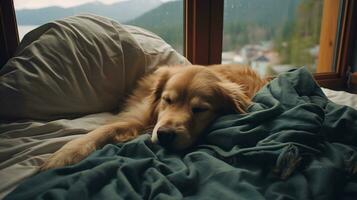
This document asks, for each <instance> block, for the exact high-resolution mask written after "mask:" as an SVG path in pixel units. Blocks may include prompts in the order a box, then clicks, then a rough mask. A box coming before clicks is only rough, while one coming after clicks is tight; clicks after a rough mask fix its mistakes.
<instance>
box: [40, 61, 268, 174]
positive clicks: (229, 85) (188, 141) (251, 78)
mask: <svg viewBox="0 0 357 200" xmlns="http://www.w3.org/2000/svg"><path fill="white" fill-rule="evenodd" d="M266 82H267V81H266V79H263V78H261V77H260V76H259V75H258V74H257V73H256V72H255V71H253V70H252V69H250V68H249V67H245V66H240V65H213V66H209V67H205V66H199V65H190V66H173V67H160V68H158V69H157V70H156V71H154V72H153V73H151V74H148V75H146V76H144V77H143V78H142V79H141V80H140V81H139V82H138V85H137V87H136V89H135V90H134V91H133V93H132V94H131V96H130V97H129V98H128V100H127V102H126V104H125V106H124V107H123V109H122V111H121V112H120V113H119V114H118V119H117V120H116V121H114V122H111V123H109V124H107V125H103V126H101V127H99V128H97V129H95V130H93V131H91V132H89V133H88V134H86V135H84V136H82V137H79V138H77V139H75V140H72V141H70V142H68V143H67V144H65V145H64V146H63V147H62V148H61V149H59V150H58V151H57V152H55V153H54V154H53V155H52V156H51V157H50V158H49V159H48V160H47V161H46V162H45V163H44V164H43V165H42V166H41V168H40V170H47V169H51V168H57V167H62V166H66V165H71V164H74V163H77V162H79V161H81V160H82V159H84V158H85V157H86V156H88V155H89V154H90V153H91V152H93V151H94V150H96V149H98V148H101V147H103V146H104V145H105V144H107V143H118V142H125V141H128V140H131V139H133V138H135V137H137V136H138V135H139V134H142V133H143V130H145V129H147V128H148V127H153V131H152V135H151V141H152V142H153V143H158V144H160V145H162V146H163V147H165V148H168V149H170V150H173V151H180V150H185V149H187V148H189V147H191V146H192V145H194V144H195V142H196V141H197V139H198V138H199V137H200V136H201V134H202V133H203V132H204V130H205V128H207V126H208V125H209V124H211V123H212V122H213V121H214V120H215V119H216V118H217V117H219V116H221V115H224V114H228V113H245V112H246V110H247V108H248V106H249V105H250V104H251V98H252V97H253V96H254V95H255V93H256V92H257V91H258V90H259V89H260V88H261V87H262V86H263V85H265V84H266Z"/></svg>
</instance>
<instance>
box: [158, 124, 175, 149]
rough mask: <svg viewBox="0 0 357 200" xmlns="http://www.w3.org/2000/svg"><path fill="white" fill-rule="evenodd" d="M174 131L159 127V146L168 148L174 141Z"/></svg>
mask: <svg viewBox="0 0 357 200" xmlns="http://www.w3.org/2000/svg"><path fill="white" fill-rule="evenodd" d="M175 137H176V133H175V129H174V128H171V127H160V128H159V129H158V130H157V138H158V140H159V143H160V145H163V146H169V145H170V144H172V142H173V141H174V140H175Z"/></svg>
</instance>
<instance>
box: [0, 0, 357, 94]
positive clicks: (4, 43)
mask: <svg viewBox="0 0 357 200" xmlns="http://www.w3.org/2000/svg"><path fill="white" fill-rule="evenodd" d="M14 1H15V3H16V1H20V0H14ZM65 1H67V0H63V1H61V2H65ZM82 1H86V0H78V1H69V0H68V2H82ZM91 1H95V0H91ZM102 1H103V2H104V3H113V2H115V1H116V0H98V1H97V2H102ZM119 1H120V0H118V2H119ZM121 1H122V2H123V1H124V0H121ZM127 1H134V0H127ZM136 1H138V0H136ZM142 1H144V0H142ZM150 1H151V0H150ZM152 1H154V0H152ZM170 1H171V0H162V1H161V2H162V3H169V2H170ZM226 1H227V2H225V1H224V0H180V2H182V4H183V7H182V8H183V11H184V15H183V17H184V21H183V22H181V23H183V24H184V34H183V33H182V32H181V33H180V34H182V35H183V37H184V48H183V52H184V53H183V54H184V55H185V56H186V57H187V58H188V59H189V60H190V61H191V62H192V63H193V64H203V65H208V64H218V63H221V60H222V52H227V51H239V47H238V48H233V49H229V48H227V46H226V43H225V41H226V40H227V38H223V35H224V34H223V29H227V27H228V25H227V23H225V24H226V25H225V27H224V26H223V22H224V21H225V20H224V16H225V14H224V6H229V1H231V2H233V1H239V2H243V1H246V2H254V1H255V2H256V1H261V2H265V1H279V2H283V3H285V4H287V3H290V4H292V3H294V2H295V3H296V2H300V3H301V2H304V1H307V0H226ZM321 1H322V4H317V3H316V2H321ZM23 2H26V0H24V1H23ZM29 2H45V0H36V1H35V0H32V1H29ZM48 2H49V1H48ZM53 2H55V1H53ZM58 2H60V1H58ZM146 2H147V1H145V3H146ZM291 2H292V3H291ZM310 2H313V3H316V5H319V6H318V7H316V8H315V9H317V10H319V15H318V16H320V15H321V12H320V9H321V6H322V10H321V11H322V15H321V19H319V20H321V26H320V30H319V31H320V35H319V43H312V44H318V45H319V47H318V48H312V49H311V48H308V51H307V52H305V53H310V54H311V56H313V55H316V54H314V53H317V50H318V56H317V62H316V58H315V59H311V57H310V59H308V61H309V62H310V64H311V65H310V67H311V69H315V70H316V72H317V73H316V74H315V78H316V80H317V81H318V82H319V83H320V85H321V86H324V87H328V88H332V89H340V90H343V89H346V82H347V81H346V80H349V79H348V77H347V76H346V74H347V73H346V72H347V71H348V69H351V68H352V69H353V67H350V66H352V65H353V51H352V47H353V44H354V41H355V39H356V35H357V34H356V33H357V32H356V31H357V30H356V27H355V26H354V25H355V24H356V19H357V2H356V1H355V0H316V1H310ZM292 5H294V4H292ZM179 6H180V5H178V6H177V7H178V8H180V9H181V7H179ZM181 6H182V5H181ZM141 7H142V5H141ZM157 8H159V7H157ZM157 8H156V9H157ZM22 9H24V8H22ZM180 9H177V8H176V10H175V11H176V12H177V13H182V12H181V10H180ZM226 9H227V8H226ZM17 10H20V8H17ZM165 14H166V13H165ZM169 14H170V13H169ZM310 14H311V13H310ZM315 14H317V13H315ZM161 16H165V15H161ZM177 16H178V15H177ZM289 16H290V15H289ZM292 16H294V15H291V16H290V17H292ZM225 17H226V16H225ZM167 19H169V18H167ZM315 19H318V18H314V20H315ZM160 20H162V18H161V19H160ZM236 20H239V19H236ZM167 21H169V22H170V20H167ZM312 21H313V20H312ZM15 22H16V20H15V12H14V5H13V0H7V1H0V23H1V24H0V34H1V35H0V46H1V47H2V48H0V55H1V56H0V65H1V66H2V65H3V64H4V63H5V62H6V61H7V60H8V59H9V58H10V57H11V56H12V55H13V54H14V52H15V50H16V47H17V45H18V42H19V41H18V33H17V27H16V24H15ZM314 24H317V23H316V22H315V23H314ZM138 25H140V24H138ZM177 27H179V26H177ZM223 27H224V28H223ZM146 28H147V29H149V30H152V31H153V32H155V33H157V34H158V35H160V36H161V37H163V38H164V39H165V40H167V41H170V39H168V38H165V31H167V30H168V29H162V30H165V31H162V33H159V32H160V31H158V29H159V28H155V29H156V30H154V29H153V26H152V25H151V26H148V27H146ZM315 28H316V30H317V28H318V26H315ZM316 30H315V32H314V33H317V31H316ZM225 32H226V30H225ZM178 35H179V34H178ZM176 38H177V39H173V41H174V42H170V44H172V45H173V46H174V47H175V48H176V49H179V50H180V49H182V42H180V40H181V39H182V37H181V36H178V37H176ZM313 38H315V40H313V41H314V42H316V34H315V37H313ZM278 39H279V37H277V38H275V39H273V41H276V40H278ZM223 40H224V41H223ZM264 41H265V40H264ZM264 41H262V42H263V44H266V43H264ZM223 43H224V44H223ZM257 43H259V42H258V41H257ZM259 44H261V43H259ZM268 44H269V43H268ZM273 44H274V42H273ZM278 44H280V48H285V47H288V46H287V45H288V43H284V41H282V42H280V43H278ZM301 45H302V44H301ZM222 46H224V47H223V51H222ZM268 46H269V45H268ZM278 47H279V45H278V46H277V47H274V48H276V49H278ZM316 47H317V46H316ZM300 50H301V49H300ZM309 50H311V51H309ZM278 51H279V50H278ZM225 56H226V55H224V56H223V59H224V62H226V60H227V59H226V57H225ZM228 56H229V55H228ZM281 57H283V56H281ZM313 58H314V57H313ZM261 59H263V58H261ZM236 60H237V58H236ZM238 60H239V58H238ZM263 60H264V59H263ZM300 61H301V60H300ZM300 61H299V62H300ZM286 63H287V64H294V63H288V62H287V61H286ZM300 63H303V62H302V61H301V62H300ZM303 64H304V65H306V64H305V63H303ZM307 64H309V63H307ZM352 78H353V77H352ZM351 82H353V80H352V81H351ZM355 82H356V81H355Z"/></svg>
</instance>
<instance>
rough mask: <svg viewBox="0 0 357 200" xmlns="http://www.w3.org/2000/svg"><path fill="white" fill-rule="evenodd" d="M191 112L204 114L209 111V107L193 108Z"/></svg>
mask: <svg viewBox="0 0 357 200" xmlns="http://www.w3.org/2000/svg"><path fill="white" fill-rule="evenodd" d="M191 111H192V113H193V114H198V113H203V112H206V111H208V107H192V108H191Z"/></svg>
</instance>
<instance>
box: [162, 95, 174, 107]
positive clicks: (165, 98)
mask: <svg viewBox="0 0 357 200" xmlns="http://www.w3.org/2000/svg"><path fill="white" fill-rule="evenodd" d="M162 100H163V101H164V102H165V103H166V104H169V105H170V104H172V99H171V98H170V97H168V96H163V97H162Z"/></svg>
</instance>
